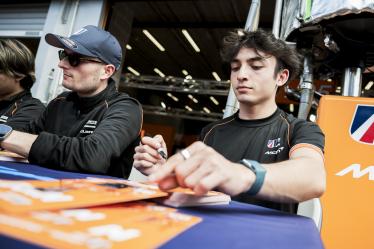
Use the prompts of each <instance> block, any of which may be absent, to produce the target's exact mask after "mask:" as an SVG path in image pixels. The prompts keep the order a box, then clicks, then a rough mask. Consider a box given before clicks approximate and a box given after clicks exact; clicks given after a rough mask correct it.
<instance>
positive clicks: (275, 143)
mask: <svg viewBox="0 0 374 249" xmlns="http://www.w3.org/2000/svg"><path fill="white" fill-rule="evenodd" d="M280 140H281V139H280V137H279V138H276V139H270V140H268V144H267V146H268V148H269V149H272V148H277V147H279V146H280Z"/></svg>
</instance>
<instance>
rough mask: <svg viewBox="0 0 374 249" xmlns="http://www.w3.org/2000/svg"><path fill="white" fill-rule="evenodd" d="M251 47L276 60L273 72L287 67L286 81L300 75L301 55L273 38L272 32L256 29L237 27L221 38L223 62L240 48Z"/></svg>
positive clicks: (227, 61) (226, 61) (233, 55)
mask: <svg viewBox="0 0 374 249" xmlns="http://www.w3.org/2000/svg"><path fill="white" fill-rule="evenodd" d="M243 47H245V48H253V49H254V50H255V51H256V53H257V54H258V51H261V52H264V53H266V54H270V55H273V56H274V57H275V58H276V60H277V67H276V69H275V73H278V72H280V71H281V70H283V69H288V70H289V72H290V76H289V78H288V82H290V81H292V80H293V79H295V78H296V77H297V76H299V75H300V73H301V71H302V69H303V64H302V60H301V58H302V57H301V55H300V54H299V53H298V52H297V51H296V49H294V48H291V47H290V46H288V45H287V44H286V43H285V42H284V41H282V40H280V39H277V38H275V36H274V35H273V34H272V33H269V32H267V31H264V30H262V29H258V30H257V31H245V30H242V29H238V30H236V31H234V32H230V33H229V35H227V36H226V37H224V39H223V48H222V51H221V56H222V59H223V61H224V62H225V63H231V62H232V60H233V59H234V58H235V56H236V55H237V54H238V53H239V50H240V49H241V48H243Z"/></svg>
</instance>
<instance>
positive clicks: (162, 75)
mask: <svg viewBox="0 0 374 249" xmlns="http://www.w3.org/2000/svg"><path fill="white" fill-rule="evenodd" d="M153 71H155V73H157V74H158V75H160V76H161V77H162V78H164V77H165V74H163V72H161V71H160V69H158V68H157V67H155V68H154V69H153Z"/></svg>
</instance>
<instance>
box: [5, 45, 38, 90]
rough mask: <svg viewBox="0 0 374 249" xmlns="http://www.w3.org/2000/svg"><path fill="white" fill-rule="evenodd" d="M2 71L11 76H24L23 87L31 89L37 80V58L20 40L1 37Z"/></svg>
mask: <svg viewBox="0 0 374 249" xmlns="http://www.w3.org/2000/svg"><path fill="white" fill-rule="evenodd" d="M0 73H3V74H5V75H7V76H9V77H12V78H17V77H23V78H22V79H21V81H20V84H21V87H22V88H23V89H25V90H30V89H31V87H32V85H33V84H34V81H35V58H34V55H33V53H32V52H31V51H30V50H29V49H28V48H27V47H26V46H25V45H24V44H23V43H22V42H20V41H18V40H15V39H0Z"/></svg>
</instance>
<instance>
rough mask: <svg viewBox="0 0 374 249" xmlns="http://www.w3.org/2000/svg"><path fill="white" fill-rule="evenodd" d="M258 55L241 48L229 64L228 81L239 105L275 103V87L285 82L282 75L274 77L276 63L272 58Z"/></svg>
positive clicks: (253, 51)
mask: <svg viewBox="0 0 374 249" xmlns="http://www.w3.org/2000/svg"><path fill="white" fill-rule="evenodd" d="M258 53H259V54H260V55H261V56H259V55H258V54H257V53H256V51H255V50H254V49H252V48H245V47H243V48H241V49H240V50H239V53H238V54H237V55H236V57H235V58H234V59H233V61H232V62H231V77H230V80H231V84H232V87H233V90H234V92H235V95H236V98H237V99H238V101H239V103H240V104H249V105H259V104H262V103H266V102H269V101H274V102H275V94H276V91H277V87H278V86H280V85H283V84H285V81H287V79H286V80H285V81H284V79H283V78H282V76H281V75H282V73H277V74H276V75H275V73H274V70H275V67H276V64H277V63H276V59H275V57H274V56H271V55H267V54H265V53H263V52H261V51H258ZM287 73H288V72H287ZM287 78H288V74H287Z"/></svg>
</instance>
